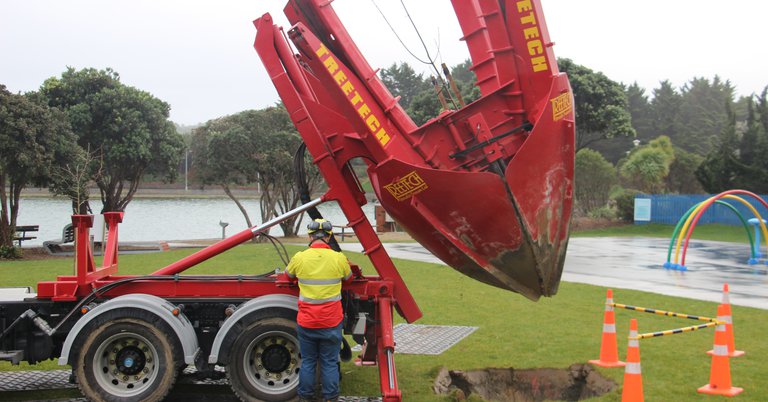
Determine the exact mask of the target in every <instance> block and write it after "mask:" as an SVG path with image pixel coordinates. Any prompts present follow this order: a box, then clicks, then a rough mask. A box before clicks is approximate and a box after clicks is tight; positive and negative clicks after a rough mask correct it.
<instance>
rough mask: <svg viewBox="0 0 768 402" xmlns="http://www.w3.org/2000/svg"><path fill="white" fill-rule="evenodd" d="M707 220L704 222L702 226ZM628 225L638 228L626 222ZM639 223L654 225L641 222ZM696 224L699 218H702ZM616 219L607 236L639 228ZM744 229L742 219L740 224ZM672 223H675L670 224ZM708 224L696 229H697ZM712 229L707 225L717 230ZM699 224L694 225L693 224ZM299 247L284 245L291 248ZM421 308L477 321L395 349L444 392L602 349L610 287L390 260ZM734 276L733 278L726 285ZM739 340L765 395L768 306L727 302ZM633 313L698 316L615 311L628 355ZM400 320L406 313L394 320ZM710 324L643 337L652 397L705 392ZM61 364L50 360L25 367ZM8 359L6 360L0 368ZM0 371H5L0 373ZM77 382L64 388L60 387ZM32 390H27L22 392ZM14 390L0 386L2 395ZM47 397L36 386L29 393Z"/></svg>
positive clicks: (413, 392) (273, 259)
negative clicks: (452, 338) (479, 375)
mask: <svg viewBox="0 0 768 402" xmlns="http://www.w3.org/2000/svg"><path fill="white" fill-rule="evenodd" d="M702 228H703V227H702ZM632 229H633V230H639V229H637V228H635V227H634V226H632ZM642 229H643V230H654V231H655V230H658V231H660V232H661V231H662V230H664V228H658V229H657V228H653V227H651V226H650V225H644V226H643V227H642ZM700 229H701V228H700ZM624 230H626V231H627V232H621V231H620V230H618V229H615V230H614V231H613V233H612V234H610V235H611V236H618V235H638V233H628V231H629V229H624ZM742 231H743V229H742ZM669 232H670V233H671V229H670V230H669ZM703 232H704V230H702V233H703ZM716 232H717V230H715V231H714V232H713V233H716ZM697 233H699V232H697ZM300 249H301V247H298V246H289V253H291V254H292V253H293V252H295V251H298V250H300ZM272 250H273V249H272V248H271V246H269V245H250V244H249V245H244V246H240V247H237V248H235V249H234V250H232V251H230V252H228V253H225V254H223V255H221V256H219V257H216V258H214V259H212V260H210V261H208V262H206V263H204V264H201V265H200V266H198V267H196V268H194V269H193V270H190V271H188V273H190V274H193V273H194V274H203V273H206V274H214V273H221V274H232V273H242V274H258V273H263V272H266V271H270V270H273V269H274V268H275V267H278V266H282V264H281V263H280V261H279V259H278V258H277V256H276V254H275V253H274V252H273V251H272ZM191 252H192V251H191V250H173V251H169V252H165V253H151V254H134V255H122V256H121V257H120V265H121V268H120V273H121V274H143V273H148V272H152V271H154V270H156V269H157V268H160V267H163V266H165V265H167V264H169V263H171V262H173V261H176V260H178V259H179V258H181V257H183V256H185V255H188V254H190V253H191ZM347 255H348V256H349V257H350V259H351V260H353V261H354V262H355V263H357V264H359V265H360V266H361V267H363V270H364V273H372V272H373V268H372V267H371V265H370V263H369V262H368V260H367V258H365V257H364V256H362V255H360V254H355V253H347ZM395 263H396V265H397V267H398V269H399V271H400V272H401V274H402V275H403V277H404V279H405V281H406V283H407V284H408V286H409V289H410V290H411V292H412V293H413V294H414V297H415V298H416V301H417V302H418V303H419V306H420V307H421V309H422V311H423V312H424V317H423V318H422V319H421V320H419V321H418V322H417V323H418V324H436V325H467V326H477V327H479V329H478V330H477V331H476V332H474V333H473V334H472V335H470V336H469V337H467V338H465V339H464V340H462V341H461V342H459V343H458V344H456V345H455V346H453V347H452V348H451V349H449V350H447V351H446V352H444V353H443V354H441V355H438V356H426V355H400V354H398V355H396V364H397V373H398V379H399V384H400V387H401V390H402V392H403V396H404V400H406V401H445V400H448V399H447V398H442V397H438V396H435V395H434V394H433V392H432V389H431V387H432V383H433V381H434V378H435V376H436V374H437V372H438V371H439V369H440V368H441V367H446V368H448V369H453V370H457V369H461V370H471V369H480V368H487V367H496V368H508V367H514V368H520V369H522V368H542V367H553V368H566V367H568V366H569V365H571V364H573V363H584V362H586V361H587V360H590V359H596V358H598V355H599V351H600V339H601V329H602V320H603V310H604V302H605V291H606V289H605V288H603V287H598V286H590V285H582V284H575V283H567V282H564V283H561V285H560V290H559V292H558V294H557V295H556V296H555V297H553V298H546V299H542V300H540V301H539V302H537V303H534V302H531V301H529V300H527V299H525V298H523V297H521V296H519V295H517V294H514V293H511V292H508V291H503V290H500V289H496V288H493V287H490V286H487V285H483V284H481V283H479V282H476V281H474V280H472V279H470V278H468V277H466V276H464V275H461V274H459V273H458V272H456V271H454V270H452V269H450V268H447V267H445V266H441V265H437V264H427V263H419V262H412V261H404V260H395ZM72 269H73V268H72V261H71V260H70V259H66V258H65V259H52V260H31V261H12V262H7V261H3V262H0V286H28V285H34V284H35V283H36V282H37V281H40V280H52V279H54V278H55V276H56V275H63V274H70V273H71V272H72ZM732 286H735V285H732ZM614 297H615V299H616V302H618V303H624V304H633V305H638V306H644V307H651V308H658V309H663V310H669V311H676V312H682V313H688V314H696V315H704V316H715V315H716V303H710V302H703V301H698V300H692V299H684V298H677V297H668V296H661V295H656V294H651V293H644V292H638V291H633V290H625V289H614ZM733 317H734V323H735V333H736V346H737V348H738V349H740V350H744V351H746V352H747V353H746V355H745V356H742V357H739V358H735V359H732V360H731V374H732V378H733V384H734V385H735V386H739V387H743V388H744V389H745V391H744V393H742V394H741V395H739V396H738V398H739V400H743V401H764V400H766V398H767V397H768V379H767V378H766V373H768V361H766V359H765V356H766V353H768V342H766V340H765V337H766V334H768V311H765V310H760V309H754V308H746V307H737V306H734V307H733ZM630 318H637V319H638V321H639V326H640V332H651V331H659V330H665V329H671V328H678V327H683V326H688V325H694V324H698V323H699V322H694V321H691V320H684V319H676V318H668V317H660V316H655V315H651V314H643V313H637V312H630V311H626V310H617V311H616V322H617V333H618V335H619V356H620V358H621V359H624V357H625V355H626V341H625V340H624V339H625V334H627V333H628V326H629V319H630ZM397 322H402V320H400V321H397ZM713 339H714V332H713V331H712V330H710V329H707V330H700V331H696V332H692V333H685V334H681V335H674V336H666V337H662V338H653V339H648V340H643V341H641V344H640V348H641V356H642V369H643V384H644V391H645V397H646V400H648V401H694V400H702V399H705V398H712V397H704V396H701V395H699V394H698V393H697V392H696V389H697V388H698V387H700V386H702V385H704V384H706V383H707V382H708V380H709V369H710V359H711V358H710V357H709V356H708V355H706V354H705V352H706V351H707V350H709V349H711V348H712V342H713ZM41 367H43V368H46V369H54V368H59V367H58V366H56V365H55V363H53V362H50V363H46V364H44V365H37V366H32V367H29V366H22V368H24V369H30V368H31V369H40V368H41ZM10 369H14V368H13V367H11V366H10V365H8V364H7V363H3V364H0V370H10ZM342 369H343V372H344V381H343V384H342V394H343V395H379V385H378V370H377V368H372V367H356V366H354V365H353V364H352V363H344V364H343V367H342ZM598 370H599V371H600V372H601V373H602V374H604V375H605V376H607V377H609V378H611V379H613V380H614V381H616V382H617V383H618V384H619V387H618V388H617V389H616V391H614V392H613V393H610V394H608V395H605V396H603V397H600V398H596V399H595V400H599V401H619V400H620V399H621V388H620V385H621V383H622V379H623V370H622V369H603V368H598ZM0 378H2V374H0ZM66 393H69V394H72V393H75V394H76V393H77V391H74V390H70V391H65V394H66ZM25 394H28V393H25ZM16 395H17V394H10V393H0V399H9V398H11V397H13V398H14V399H15V396H16ZM42 397H46V398H49V397H52V396H50V395H49V394H41V393H37V392H36V393H35V398H34V399H40V398H42Z"/></svg>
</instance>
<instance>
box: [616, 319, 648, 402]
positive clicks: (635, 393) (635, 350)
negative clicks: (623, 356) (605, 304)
mask: <svg viewBox="0 0 768 402" xmlns="http://www.w3.org/2000/svg"><path fill="white" fill-rule="evenodd" d="M632 338H637V320H636V319H634V318H633V319H632V320H631V321H630V322H629V346H628V347H627V365H626V367H624V387H623V389H622V391H621V402H643V376H642V374H641V370H640V341H639V340H637V339H632Z"/></svg>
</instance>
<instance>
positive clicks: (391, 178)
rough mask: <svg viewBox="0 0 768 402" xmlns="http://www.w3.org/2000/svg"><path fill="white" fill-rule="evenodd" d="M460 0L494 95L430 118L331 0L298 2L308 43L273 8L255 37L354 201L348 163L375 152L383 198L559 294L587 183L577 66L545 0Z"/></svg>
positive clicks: (448, 241)
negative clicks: (370, 54)
mask: <svg viewBox="0 0 768 402" xmlns="http://www.w3.org/2000/svg"><path fill="white" fill-rule="evenodd" d="M452 3H453V7H454V10H455V12H456V15H457V16H458V19H459V23H460V25H461V28H462V31H463V33H464V37H463V38H462V39H463V40H464V41H466V43H467V46H468V48H469V53H470V56H471V58H472V64H473V67H472V71H474V72H475V74H476V76H477V86H478V87H479V88H480V91H481V94H482V96H481V97H480V99H478V100H477V101H475V102H473V103H471V104H469V105H466V106H465V107H462V108H460V109H458V110H448V111H444V112H443V113H441V114H440V115H439V116H437V117H436V118H434V119H432V120H430V121H428V122H427V123H426V124H424V125H422V126H421V127H417V126H416V125H415V124H414V123H413V121H412V120H411V119H410V117H409V116H408V115H407V114H406V113H405V112H404V111H403V109H402V108H401V107H400V105H399V104H398V102H397V99H395V98H394V97H393V96H392V95H391V94H390V92H389V91H388V90H387V88H386V87H385V86H384V85H383V83H382V82H381V81H380V80H379V78H378V77H377V76H376V72H375V71H374V70H373V69H372V68H371V67H370V65H369V64H368V63H367V61H366V60H365V58H364V57H363V56H362V54H361V52H360V50H359V49H358V48H357V46H356V45H355V43H354V42H353V40H352V39H351V37H350V36H349V34H348V33H347V31H346V29H345V28H344V26H343V25H342V23H341V22H340V20H339V18H338V16H337V15H336V13H335V12H334V10H333V8H332V7H331V6H330V4H329V2H327V1H320V0H291V1H289V2H288V5H287V6H286V7H285V10H284V11H285V14H286V15H287V17H288V19H289V21H290V22H291V23H292V24H293V26H292V27H291V28H290V29H289V30H288V32H287V37H288V39H290V41H291V43H292V44H293V46H294V47H295V49H297V52H296V53H294V52H292V51H291V50H290V49H291V46H290V45H289V43H288V41H287V39H286V35H285V34H284V33H283V31H282V30H281V28H279V27H277V26H275V25H273V23H272V18H271V17H270V15H269V14H265V15H264V16H262V17H261V18H259V19H257V20H256V21H255V22H254V24H255V25H256V27H257V31H258V33H257V36H256V41H255V44H254V46H255V48H256V51H257V52H258V54H259V56H260V57H261V59H262V61H263V63H264V65H265V67H266V68H267V71H268V72H269V75H270V78H271V79H272V81H273V83H274V85H275V87H276V88H277V91H278V93H279V95H280V97H281V98H282V100H283V102H284V104H285V106H286V108H287V109H288V112H289V113H290V115H291V118H292V119H293V122H294V123H295V125H296V127H297V128H298V130H299V133H300V134H301V136H302V137H303V139H304V141H305V143H306V144H307V147H308V149H309V151H310V153H311V154H312V155H313V157H314V158H315V161H316V162H317V165H318V167H319V168H320V171H321V173H322V174H323V175H324V177H325V179H326V181H327V182H328V184H329V187H330V189H331V190H330V191H329V194H331V197H330V198H337V199H338V200H339V201H340V204H341V205H342V209H343V208H344V202H343V201H342V199H344V198H345V197H349V194H355V195H356V199H357V200H358V201H359V200H361V199H362V198H361V194H360V193H359V190H358V188H357V186H356V185H355V181H354V178H353V177H352V175H353V174H352V172H351V171H350V170H349V169H347V167H346V166H347V164H348V162H349V161H350V160H352V159H354V158H362V159H363V160H365V161H366V163H368V175H369V177H370V179H371V182H372V184H373V188H374V191H375V192H376V195H377V197H378V199H379V201H380V202H381V204H382V206H383V207H384V208H385V209H386V210H387V212H388V213H389V214H390V215H391V216H392V217H393V218H394V219H395V221H397V222H398V223H399V224H400V226H401V227H403V228H404V229H405V230H406V231H407V232H408V233H410V234H411V235H412V236H413V237H414V239H416V240H417V241H418V242H419V243H421V244H422V245H424V247H426V248H427V249H428V250H430V251H431V252H432V253H433V254H434V255H436V256H437V257H439V258H440V259H441V260H443V261H444V262H445V263H446V264H448V265H449V266H451V267H453V268H454V269H456V270H458V271H460V272H462V273H463V274H465V275H468V276H470V277H472V278H474V279H477V280H479V281H481V282H484V283H488V284H491V285H494V286H497V287H500V288H504V289H509V290H512V291H515V292H519V293H520V294H522V295H524V296H526V297H528V298H529V299H532V300H536V299H538V298H539V297H540V296H542V295H544V296H551V295H553V294H555V293H556V291H557V287H558V283H559V281H560V276H561V274H562V267H563V261H564V258H565V251H566V246H567V240H568V229H569V221H570V214H571V206H572V196H573V194H572V193H573V191H572V189H573V160H574V145H573V142H574V130H575V126H574V118H573V106H572V105H573V96H572V93H571V90H570V86H569V84H568V80H567V77H566V76H565V75H564V74H561V73H560V72H559V71H558V69H557V63H556V60H555V57H554V54H553V52H552V45H553V44H552V42H551V41H550V40H549V34H548V32H547V29H546V23H545V21H544V17H543V14H542V11H541V4H540V2H539V1H538V0H520V1H495V0H454V1H453V2H452ZM380 274H382V272H380ZM382 276H386V275H383V274H382ZM401 307H402V306H401ZM406 318H408V317H406Z"/></svg>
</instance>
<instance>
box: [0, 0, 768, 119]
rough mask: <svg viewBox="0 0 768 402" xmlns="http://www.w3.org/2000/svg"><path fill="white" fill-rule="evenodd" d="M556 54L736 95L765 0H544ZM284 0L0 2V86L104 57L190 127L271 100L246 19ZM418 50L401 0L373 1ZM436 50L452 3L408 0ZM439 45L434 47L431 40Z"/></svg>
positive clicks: (449, 56) (645, 78) (378, 55)
mask: <svg viewBox="0 0 768 402" xmlns="http://www.w3.org/2000/svg"><path fill="white" fill-rule="evenodd" d="M541 2H542V5H543V7H544V13H545V17H546V20H547V25H548V28H549V33H550V36H551V39H552V40H553V41H554V42H555V48H554V51H555V55H557V56H558V57H567V58H570V59H572V60H574V61H575V62H576V63H578V64H582V65H584V66H587V67H589V68H591V69H593V70H596V71H601V72H603V73H605V74H606V75H607V76H608V77H609V78H611V79H613V80H616V81H619V82H623V83H625V84H630V83H632V82H634V81H637V82H638V83H639V84H640V86H642V87H643V88H646V90H647V93H650V92H651V90H652V89H653V88H656V87H657V86H658V83H659V82H660V81H662V80H665V79H669V80H670V81H671V82H672V83H673V84H674V85H675V86H678V87H679V86H681V85H683V84H685V83H686V82H687V81H689V80H690V79H691V78H693V77H706V78H712V77H714V75H715V74H719V75H720V76H721V77H722V78H724V79H728V80H730V81H731V83H732V84H733V85H734V86H735V87H736V90H737V94H738V95H748V94H751V93H758V92H760V91H761V90H762V89H763V88H764V87H765V86H766V85H768V76H766V72H768V51H767V50H766V47H765V45H764V43H763V41H764V38H765V36H766V35H765V32H766V22H765V18H766V16H768V2H766V1H762V0H732V1H728V2H724V1H722V0H642V1H640V0H541ZM284 4H285V0H280V1H276V0H249V1H245V0H225V1H214V0H68V1H62V0H26V1H3V2H2V3H0V57H2V61H0V84H4V85H6V86H7V87H8V89H9V90H10V91H12V92H19V91H20V92H25V91H30V90H36V89H38V88H39V86H40V85H41V84H42V82H43V81H44V80H45V79H46V78H48V77H51V76H60V75H61V73H62V72H63V71H64V70H65V69H66V67H67V66H72V67H75V68H77V69H81V68H85V67H95V68H98V69H103V68H106V67H111V68H112V69H114V70H115V71H117V72H118V73H119V74H120V76H121V81H122V82H123V83H125V84H127V85H131V86H135V87H137V88H139V89H142V90H145V91H148V92H150V93H152V94H153V95H154V96H156V97H158V98H160V99H162V100H164V101H166V102H168V103H170V105H171V119H172V120H173V121H175V122H177V123H180V124H187V125H189V124H196V123H200V122H204V121H206V120H209V119H212V118H216V117H220V116H223V115H227V114H232V113H237V112H240V111H242V110H246V109H257V108H262V107H265V106H269V105H272V104H274V103H275V102H276V101H278V97H277V93H276V92H275V90H274V87H273V86H272V83H271V81H270V80H269V78H268V77H267V76H266V73H265V72H264V68H263V66H262V64H261V61H260V60H259V58H258V56H257V54H256V52H255V50H254V49H253V46H252V45H253V38H254V35H255V29H254V27H253V25H252V23H251V21H252V20H254V19H256V18H258V17H259V16H261V15H262V14H264V13H266V12H269V13H271V14H272V16H273V18H275V20H277V22H278V23H279V24H280V25H283V26H285V27H286V28H287V21H286V20H285V18H284V17H283V13H282V8H283V6H284ZM376 4H378V5H379V7H380V8H382V10H383V12H384V14H385V15H386V16H387V18H388V19H389V20H390V22H392V23H393V25H395V26H396V27H397V29H398V31H399V32H400V33H401V36H402V37H403V39H404V40H405V41H406V43H408V45H409V48H410V49H411V50H412V51H413V52H414V53H416V54H417V55H419V56H423V54H424V51H423V49H422V47H421V45H420V43H419V42H418V41H417V40H416V36H415V34H414V33H413V29H412V28H411V26H410V24H409V23H408V21H407V18H406V16H405V13H404V11H403V9H402V7H401V5H400V1H396V0H376ZM405 4H406V6H407V7H408V10H409V11H410V13H411V15H412V17H413V18H414V20H415V22H416V23H417V24H418V26H419V29H420V32H421V34H422V35H423V36H424V37H425V39H426V40H427V44H428V46H429V49H430V51H431V52H432V53H433V55H434V54H435V53H436V50H437V49H438V47H439V49H440V60H439V61H443V62H446V63H447V64H449V65H455V64H457V63H460V62H461V61H463V60H464V59H465V58H467V55H468V52H467V50H466V47H465V45H464V43H463V42H459V41H458V38H459V37H461V33H460V30H459V26H458V23H457V22H456V18H455V15H454V14H453V9H452V7H451V5H450V2H449V1H447V0H445V1H437V0H405ZM333 6H334V8H335V10H336V11H337V13H338V14H339V16H340V18H341V19H342V21H343V22H344V24H345V25H346V26H347V29H348V30H349V31H350V33H351V35H352V37H353V39H355V41H356V42H357V44H358V46H359V47H360V48H361V49H362V51H363V53H364V54H365V55H366V57H367V58H368V60H369V62H370V63H371V65H372V66H373V67H374V68H386V67H388V66H389V65H391V64H392V63H393V62H399V61H406V62H408V63H409V64H411V65H412V66H414V67H416V68H417V70H418V71H424V72H426V71H427V67H426V66H420V65H419V62H418V61H416V60H414V59H413V58H412V57H411V56H410V55H408V54H407V53H406V51H405V50H404V49H403V48H402V46H401V45H400V44H399V43H398V42H397V40H396V39H395V37H394V35H393V34H392V32H391V31H390V29H389V28H388V27H387V26H386V24H385V22H384V20H383V19H382V17H381V15H380V14H379V13H378V12H377V11H376V9H375V8H374V7H373V3H372V1H371V0H336V1H334V2H333ZM438 45H439V46H438Z"/></svg>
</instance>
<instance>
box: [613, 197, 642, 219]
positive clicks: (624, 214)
mask: <svg viewBox="0 0 768 402" xmlns="http://www.w3.org/2000/svg"><path fill="white" fill-rule="evenodd" d="M638 194H643V192H642V191H638V190H633V189H625V190H624V191H623V192H622V193H621V194H619V195H618V196H616V214H617V218H619V219H620V220H622V221H624V222H632V221H633V220H634V219H635V196H636V195H638Z"/></svg>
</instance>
